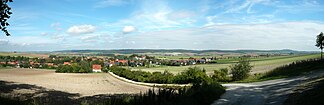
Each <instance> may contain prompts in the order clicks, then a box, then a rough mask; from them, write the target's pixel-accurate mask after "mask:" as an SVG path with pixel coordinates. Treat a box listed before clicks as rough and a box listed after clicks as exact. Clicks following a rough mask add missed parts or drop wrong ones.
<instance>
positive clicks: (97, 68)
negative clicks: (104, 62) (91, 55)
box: [92, 65, 101, 72]
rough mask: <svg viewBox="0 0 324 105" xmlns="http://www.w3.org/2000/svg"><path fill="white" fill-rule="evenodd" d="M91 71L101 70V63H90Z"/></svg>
mask: <svg viewBox="0 0 324 105" xmlns="http://www.w3.org/2000/svg"><path fill="white" fill-rule="evenodd" d="M92 71H93V72H101V65H92Z"/></svg>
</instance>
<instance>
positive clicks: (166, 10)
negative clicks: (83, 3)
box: [106, 0, 196, 31]
mask: <svg viewBox="0 0 324 105" xmlns="http://www.w3.org/2000/svg"><path fill="white" fill-rule="evenodd" d="M139 7H140V8H139V9H138V10H135V11H133V12H132V13H131V15H130V17H128V18H126V19H122V20H119V21H117V22H115V23H107V24H108V25H106V26H108V27H109V28H110V29H112V28H116V27H121V26H125V25H132V26H134V27H136V28H137V29H138V30H140V31H156V30H164V29H175V28H180V27H182V28H183V27H190V26H193V25H192V24H193V23H194V22H196V21H195V16H196V15H195V12H194V11H189V10H174V9H172V8H171V7H170V6H169V4H168V3H167V2H166V1H156V0H153V1H149V0H145V1H141V3H140V6H139Z"/></svg>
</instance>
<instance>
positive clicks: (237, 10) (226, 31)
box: [0, 0, 324, 51]
mask: <svg viewBox="0 0 324 105" xmlns="http://www.w3.org/2000/svg"><path fill="white" fill-rule="evenodd" d="M9 5H10V6H11V7H12V10H13V15H12V16H11V18H10V19H9V23H10V26H9V27H8V29H9V32H10V33H11V36H9V37H7V36H5V35H4V34H3V33H1V36H0V51H56V50H75V49H125V48H134V49H143V48H145V49H225V50H233V49H259V50H270V49H293V50H307V51H310V50H317V49H318V48H316V47H315V46H314V45H315V37H316V35H317V34H319V33H320V32H321V31H324V18H323V17H324V8H323V6H324V0H161V1H160V0H14V2H12V3H10V4H9Z"/></svg>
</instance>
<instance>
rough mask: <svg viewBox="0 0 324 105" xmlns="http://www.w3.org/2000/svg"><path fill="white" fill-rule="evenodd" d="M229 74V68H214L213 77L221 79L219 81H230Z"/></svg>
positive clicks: (217, 79)
mask: <svg viewBox="0 0 324 105" xmlns="http://www.w3.org/2000/svg"><path fill="white" fill-rule="evenodd" d="M227 75H228V69H227V68H221V69H220V70H214V74H213V75H212V79H214V80H216V81H219V82H228V81H230V78H229V77H228V76H227Z"/></svg>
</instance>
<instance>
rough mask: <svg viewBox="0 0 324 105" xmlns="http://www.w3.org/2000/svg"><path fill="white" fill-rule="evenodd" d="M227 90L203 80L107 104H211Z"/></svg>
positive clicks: (111, 100)
mask: <svg viewBox="0 0 324 105" xmlns="http://www.w3.org/2000/svg"><path fill="white" fill-rule="evenodd" d="M224 92H225V88H224V87H222V86H221V85H220V84H218V83H217V82H202V83H201V85H195V86H192V87H183V88H178V89H173V88H163V89H161V88H159V89H158V90H154V89H152V90H149V91H147V92H146V93H144V94H140V95H134V96H128V97H122V98H114V99H109V100H107V101H106V102H105V104H106V105H210V104H211V103H212V102H214V101H215V100H217V99H219V97H220V96H221V95H222V94H223V93H224Z"/></svg>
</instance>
